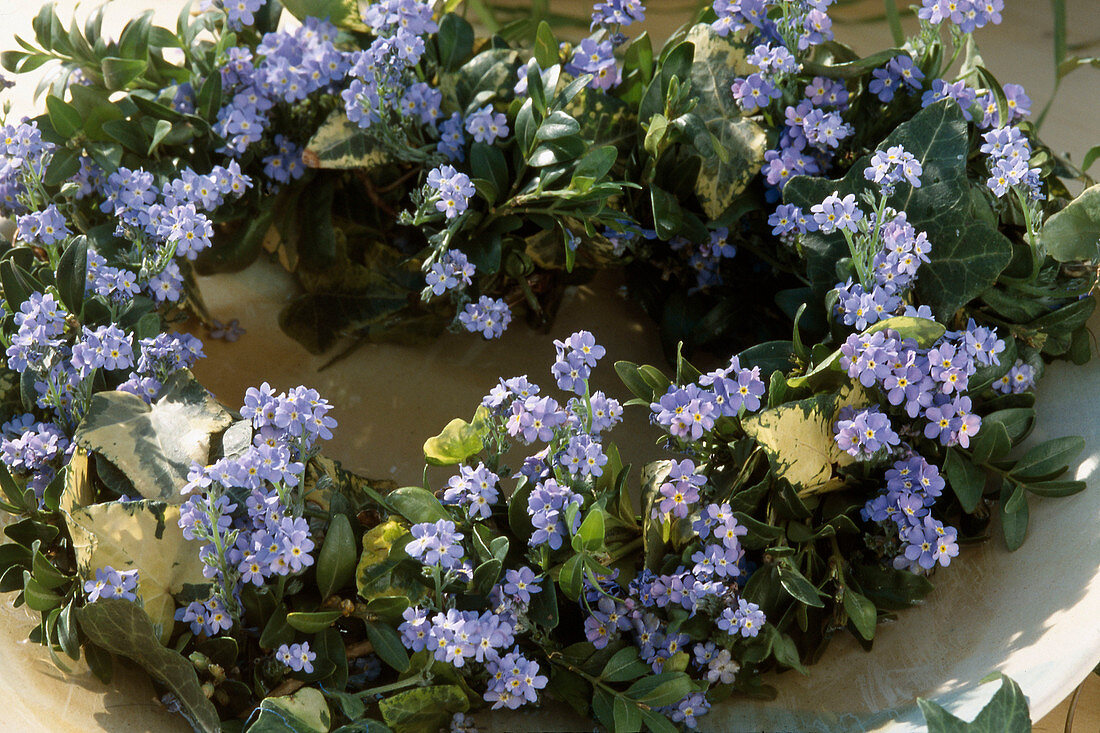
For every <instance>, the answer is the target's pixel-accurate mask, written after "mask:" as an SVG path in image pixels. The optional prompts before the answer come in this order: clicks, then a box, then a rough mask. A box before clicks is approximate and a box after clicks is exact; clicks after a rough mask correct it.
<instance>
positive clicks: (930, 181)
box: [783, 100, 1012, 321]
mask: <svg viewBox="0 0 1100 733" xmlns="http://www.w3.org/2000/svg"><path fill="white" fill-rule="evenodd" d="M894 145H901V146H903V147H904V148H905V149H906V150H907V151H910V152H912V153H913V155H915V156H916V158H917V160H919V161H920V162H921V164H922V166H923V168H924V175H923V177H922V185H921V186H920V187H919V188H914V187H913V186H910V185H908V184H905V183H903V184H900V185H899V186H897V188H896V190H895V192H894V194H893V195H892V196H891V197H890V198H889V199H888V200H887V203H888V205H890V206H892V207H893V208H895V209H896V210H898V211H905V212H906V214H907V217H908V221H909V223H910V224H912V225H913V226H914V227H916V229H917V230H918V231H923V232H925V233H927V234H928V239H929V240H930V241H932V242H935V246H934V247H933V249H932V251H931V252H930V254H929V257H930V260H931V261H930V262H929V263H928V264H926V265H924V266H923V267H922V268H921V276H920V280H919V281H918V283H917V294H918V296H919V298H920V301H921V302H922V303H924V304H926V305H928V306H930V307H931V308H932V311H933V312H934V313H935V314H936V315H937V316H938V317H939V320H941V321H942V320H946V319H947V318H948V317H949V316H951V315H953V314H954V313H955V311H957V310H958V309H959V308H960V307H962V306H963V305H965V304H966V303H969V302H970V301H971V300H973V299H974V298H976V297H978V296H979V295H981V294H982V293H983V292H984V291H985V290H987V289H988V288H990V287H991V286H992V285H993V284H994V283H995V282H996V281H997V277H998V275H1000V273H1001V271H1002V270H1004V268H1005V267H1006V266H1007V265H1008V263H1009V261H1010V260H1011V258H1012V244H1011V242H1010V241H1009V240H1008V239H1007V238H1006V237H1005V236H1004V235H1002V234H1001V233H1000V232H998V231H997V230H996V229H995V228H994V227H993V226H992V225H991V224H989V223H987V222H986V221H984V220H979V219H975V218H974V216H973V215H972V211H971V199H970V183H969V181H968V179H967V172H966V161H967V156H968V154H969V151H970V142H969V134H968V125H967V122H966V120H965V119H964V118H963V116H962V111H961V110H960V109H959V107H958V105H957V104H955V103H954V102H952V101H951V100H946V101H943V102H938V103H936V104H933V105H930V106H929V107H927V108H926V109H923V110H921V111H920V112H918V113H917V114H916V115H914V116H913V118H912V119H911V120H909V121H908V122H904V123H902V124H901V125H899V126H898V127H897V129H896V130H894V132H892V133H891V134H890V135H889V136H888V137H887V138H886V139H885V140H884V141H883V142H882V143H880V144H879V146H878V149H879V150H885V149H886V148H888V147H890V146H894ZM864 163H865V161H863V160H859V161H857V162H856V163H855V164H853V166H852V168H851V169H850V171H849V172H848V174H847V175H846V176H845V177H844V178H843V179H841V180H838V181H833V180H828V179H822V178H808V177H805V176H795V177H794V178H792V179H791V180H790V181H789V182H788V184H787V186H786V187H785V188H784V190H783V196H784V200H785V201H787V203H793V204H797V205H798V206H800V207H803V209H804V210H806V211H808V210H809V207H811V206H813V205H814V204H817V203H820V202H821V201H822V200H823V199H824V198H825V197H826V196H828V195H829V194H832V193H833V192H834V191H836V192H839V194H840V195H841V196H844V195H846V194H849V193H851V194H855V195H856V198H857V199H858V198H860V196H861V194H862V193H863V192H864V191H869V190H874V189H873V187H872V185H871V184H870V183H868V182H867V181H866V180H865V179H864V177H863V169H864V167H865V166H864ZM800 241H801V243H802V246H803V249H804V251H805V252H806V257H807V274H808V275H809V276H810V278H811V280H812V282H813V284H814V287H815V289H816V290H817V291H818V292H819V293H822V294H824V292H825V291H827V290H829V289H830V288H832V287H833V285H834V284H835V283H836V263H837V261H838V260H840V258H842V257H847V256H848V245H847V243H846V242H845V240H844V237H843V235H841V234H839V233H834V234H829V235H823V234H821V233H820V232H818V233H811V234H807V235H803V236H802V237H800Z"/></svg>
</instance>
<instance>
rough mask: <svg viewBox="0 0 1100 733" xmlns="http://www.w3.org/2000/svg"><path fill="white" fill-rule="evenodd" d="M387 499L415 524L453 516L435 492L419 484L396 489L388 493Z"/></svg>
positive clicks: (396, 509)
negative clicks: (436, 496)
mask: <svg viewBox="0 0 1100 733" xmlns="http://www.w3.org/2000/svg"><path fill="white" fill-rule="evenodd" d="M386 501H388V502H389V505H390V506H391V507H393V509H394V511H396V512H397V513H398V514H400V515H401V516H403V517H404V518H405V519H407V520H409V521H410V522H412V523H414V524H418V523H421V522H438V521H439V520H440V519H447V520H450V518H451V515H450V514H448V513H447V510H446V509H444V508H443V505H442V504H440V503H439V499H437V498H435V494H433V493H432V492H430V491H428V490H427V489H422V488H420V487H419V486H405V487H402V488H400V489H394V490H393V491H391V492H390V493H389V494H387V495H386Z"/></svg>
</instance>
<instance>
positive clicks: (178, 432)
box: [75, 370, 233, 504]
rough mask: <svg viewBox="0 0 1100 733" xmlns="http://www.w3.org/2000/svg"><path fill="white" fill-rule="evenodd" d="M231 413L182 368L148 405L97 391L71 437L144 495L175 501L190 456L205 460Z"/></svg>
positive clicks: (128, 396)
mask: <svg viewBox="0 0 1100 733" xmlns="http://www.w3.org/2000/svg"><path fill="white" fill-rule="evenodd" d="M232 422H233V417H232V416H231V415H230V414H229V412H227V411H226V410H225V408H223V407H222V406H221V405H219V404H218V402H217V401H216V400H215V399H214V398H213V397H212V396H211V395H210V393H209V392H207V391H206V388H205V387H203V386H202V385H201V384H199V382H198V381H197V380H196V379H195V378H194V376H192V375H191V372H189V371H187V370H180V371H178V372H176V373H175V374H173V375H172V376H170V377H169V378H168V379H167V381H166V382H165V384H164V388H163V389H162V390H161V392H160V395H159V396H158V397H157V399H156V400H154V402H153V404H152V405H147V404H145V401H144V400H142V399H141V398H140V397H136V396H134V395H132V394H129V393H127V392H100V393H99V394H97V395H95V396H94V397H93V398H92V405H91V407H90V408H89V409H88V413H87V414H86V415H85V416H84V420H83V421H82V422H81V423H80V426H79V427H78V428H77V430H76V436H75V441H76V444H77V445H78V446H80V447H81V448H84V449H85V450H88V451H93V452H95V453H99V454H100V455H102V456H103V457H104V458H106V459H107V460H109V461H110V462H111V463H113V464H114V465H115V467H116V468H118V469H119V470H120V471H122V472H123V473H124V474H126V477H127V478H129V479H130V482H131V483H133V485H134V488H135V489H136V490H137V491H138V493H140V494H141V495H142V496H144V497H145V498H146V499H152V500H156V501H164V502H168V503H170V504H178V503H180V501H181V497H180V493H179V492H180V489H181V488H183V486H184V484H186V483H187V471H188V469H190V467H191V464H192V462H195V461H198V462H199V463H202V464H203V465H206V464H207V463H209V461H210V457H211V456H210V451H211V446H212V443H213V440H212V439H213V437H214V436H215V435H217V434H218V433H221V432H222V431H223V430H225V429H226V428H228V427H229V426H230V424H232Z"/></svg>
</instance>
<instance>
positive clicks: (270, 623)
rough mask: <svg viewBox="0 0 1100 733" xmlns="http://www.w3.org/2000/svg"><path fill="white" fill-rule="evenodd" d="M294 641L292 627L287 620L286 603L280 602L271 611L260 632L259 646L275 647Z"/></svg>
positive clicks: (265, 647)
mask: <svg viewBox="0 0 1100 733" xmlns="http://www.w3.org/2000/svg"><path fill="white" fill-rule="evenodd" d="M292 641H294V628H293V627H292V626H291V625H290V624H289V623H288V622H287V612H286V604H285V603H280V604H279V605H278V606H277V607H276V608H275V610H274V611H273V612H272V613H271V616H270V617H269V618H268V620H267V623H266V624H265V625H264V630H263V631H262V632H260V646H261V647H262V648H264V649H275V648H277V647H279V646H280V645H282V644H289V643H290V642H292Z"/></svg>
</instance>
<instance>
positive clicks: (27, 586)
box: [23, 570, 65, 612]
mask: <svg viewBox="0 0 1100 733" xmlns="http://www.w3.org/2000/svg"><path fill="white" fill-rule="evenodd" d="M23 599H24V601H26V603H27V606H28V607H29V608H30V609H31V610H34V611H42V612H46V611H52V610H53V609H55V608H57V607H58V606H60V605H61V602H62V601H63V600H65V599H64V598H63V597H62V596H59V595H58V594H56V593H54V592H53V591H52V590H50V589H49V588H47V587H46V586H44V585H42V584H41V583H39V582H38V581H37V580H35V579H34V578H33V577H32V576H31V572H30V571H29V570H24V571H23Z"/></svg>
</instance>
